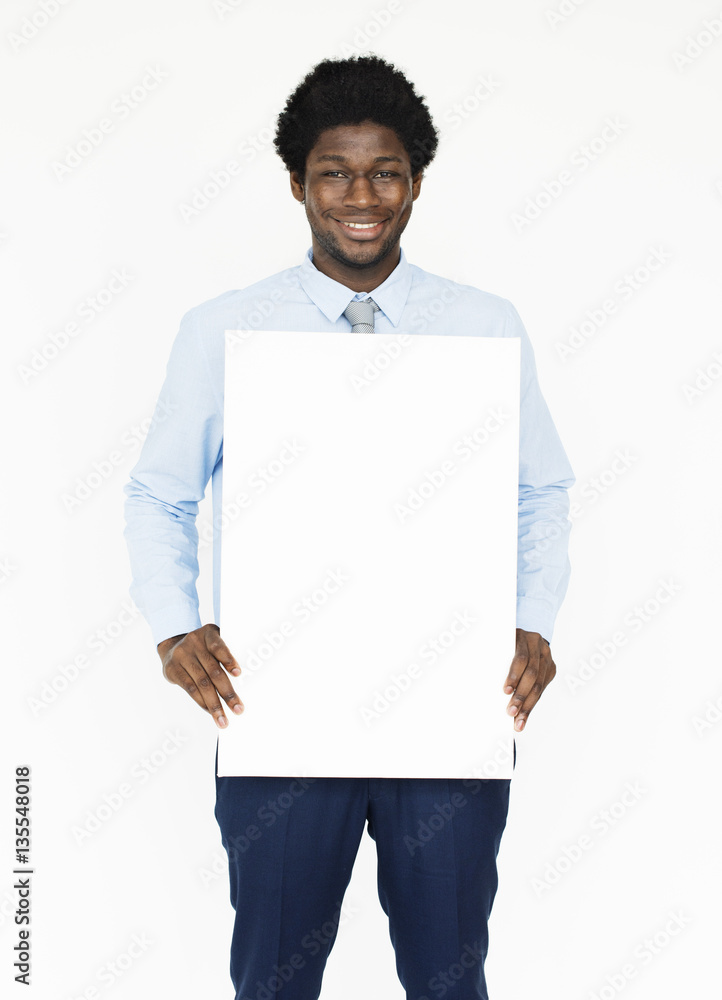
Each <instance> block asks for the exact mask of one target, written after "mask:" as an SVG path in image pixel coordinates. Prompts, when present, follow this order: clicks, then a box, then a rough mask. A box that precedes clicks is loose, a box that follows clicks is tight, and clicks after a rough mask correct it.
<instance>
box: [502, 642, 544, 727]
mask: <svg viewBox="0 0 722 1000" xmlns="http://www.w3.org/2000/svg"><path fill="white" fill-rule="evenodd" d="M556 672H557V668H556V664H555V663H554V660H552V651H551V649H550V647H549V643H548V642H547V641H546V639H542V637H541V635H539V633H538V632H525V631H524V629H523V628H518V629H517V630H516V652H515V653H514V659H513V660H512V661H511V667H510V668H509V673H508V674H507V678H506V680H505V681H504V693H505V694H511V695H512V697H511V698H510V700H509V704H508V706H507V709H506V710H507V712H508V714H509V715H513V716H514V729H516V731H517V732H521V731H522V729H523V728H524V725H525V724H526V720H527V718H528V717H529V713H530V712H531V710H532V709H533V708H534V706H535V705H536V703H537V702H538V701H539V699H540V698H541V696H542V693H543V691H544V689H545V688H546V686H547V684H550V683H551V681H553V680H554V677H555V676H556Z"/></svg>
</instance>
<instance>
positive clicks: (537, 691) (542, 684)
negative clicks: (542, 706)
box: [514, 656, 556, 732]
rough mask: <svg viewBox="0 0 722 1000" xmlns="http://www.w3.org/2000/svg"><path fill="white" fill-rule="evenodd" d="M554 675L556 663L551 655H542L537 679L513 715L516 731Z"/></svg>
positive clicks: (525, 720)
mask: <svg viewBox="0 0 722 1000" xmlns="http://www.w3.org/2000/svg"><path fill="white" fill-rule="evenodd" d="M555 675H556V665H555V664H554V661H553V660H552V659H551V656H549V657H548V658H546V657H542V658H541V659H540V663H539V672H538V675H537V680H536V681H535V683H534V684H533V686H532V688H531V690H530V692H529V694H528V695H527V696H526V698H525V699H524V701H523V702H522V704H521V705H520V706H519V709H518V711H517V713H516V715H515V717H514V728H515V729H516V730H517V732H521V730H522V729H523V728H524V726H525V725H526V722H527V720H528V718H529V714H530V713H531V711H532V709H533V708H534V707H535V705H536V704H537V702H538V701H539V699H540V698H541V696H542V694H543V693H544V691H545V690H546V688H547V687H548V685H549V684H550V683H551V682H552V681H553V680H554V677H555Z"/></svg>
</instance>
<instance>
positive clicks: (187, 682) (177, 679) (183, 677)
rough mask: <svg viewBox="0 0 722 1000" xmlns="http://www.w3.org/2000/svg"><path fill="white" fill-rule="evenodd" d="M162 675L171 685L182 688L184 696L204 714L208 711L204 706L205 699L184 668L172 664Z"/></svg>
mask: <svg viewBox="0 0 722 1000" xmlns="http://www.w3.org/2000/svg"><path fill="white" fill-rule="evenodd" d="M164 673H165V676H166V679H167V680H169V681H170V682H171V684H177V685H178V686H179V687H182V688H183V690H184V691H185V692H186V694H189V695H190V696H191V698H192V699H193V701H194V702H195V703H196V705H198V706H199V707H200V708H202V709H203V711H204V712H207V711H208V706H207V705H206V702H205V699H204V697H203V695H202V694H201V692H200V690H199V688H198V685H197V684H196V682H195V680H194V679H193V677H191V675H190V674H189V673H188V671H187V670H186V669H185V667H182V666H180V665H179V664H178V663H173V664H170V665H169V666H168V668H167V670H165V671H164Z"/></svg>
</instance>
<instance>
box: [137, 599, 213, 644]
mask: <svg viewBox="0 0 722 1000" xmlns="http://www.w3.org/2000/svg"><path fill="white" fill-rule="evenodd" d="M145 617H146V620H147V622H148V624H149V625H150V630H151V632H152V634H153V642H154V643H155V644H156V646H157V645H158V643H159V642H163V640H164V639H170V638H171V637H172V636H174V635H185V634H187V633H188V632H192V631H193V630H194V629H197V628H200V627H201V620H200V617H199V616H198V609H197V608H191V607H188V605H182V604H181V605H176V606H175V607H172V608H162V609H161V610H160V611H154V612H153V613H152V614H148V615H146V616H145Z"/></svg>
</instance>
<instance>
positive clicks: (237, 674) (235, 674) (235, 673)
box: [231, 667, 241, 677]
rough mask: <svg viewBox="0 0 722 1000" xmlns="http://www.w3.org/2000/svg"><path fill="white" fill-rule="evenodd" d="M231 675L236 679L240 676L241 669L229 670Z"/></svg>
mask: <svg viewBox="0 0 722 1000" xmlns="http://www.w3.org/2000/svg"><path fill="white" fill-rule="evenodd" d="M231 673H232V674H233V676H234V677H238V676H240V673H241V668H240V667H234V668H233V670H231Z"/></svg>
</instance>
